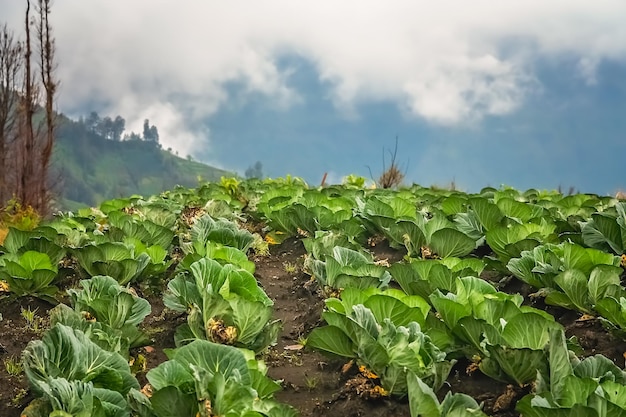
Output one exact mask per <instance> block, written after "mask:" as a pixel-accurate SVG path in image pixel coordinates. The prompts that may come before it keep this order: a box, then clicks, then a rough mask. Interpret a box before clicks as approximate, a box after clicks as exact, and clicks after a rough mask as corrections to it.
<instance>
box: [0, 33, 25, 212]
mask: <svg viewBox="0 0 626 417" xmlns="http://www.w3.org/2000/svg"><path fill="white" fill-rule="evenodd" d="M22 64H23V60H22V44H21V43H20V42H19V41H17V40H16V39H15V38H14V36H13V33H12V32H11V31H9V29H8V27H7V25H6V24H5V25H4V26H3V27H2V29H0V205H1V204H2V203H3V202H4V201H6V200H8V199H9V198H10V197H11V194H12V189H13V187H12V186H11V184H12V183H13V181H14V179H13V178H11V173H14V172H15V164H14V163H13V161H14V160H15V159H14V158H13V157H12V156H13V155H12V153H13V147H12V145H13V144H14V139H15V121H16V117H15V115H16V109H17V105H18V97H19V96H18V91H19V90H20V86H19V77H20V74H21V71H22Z"/></svg>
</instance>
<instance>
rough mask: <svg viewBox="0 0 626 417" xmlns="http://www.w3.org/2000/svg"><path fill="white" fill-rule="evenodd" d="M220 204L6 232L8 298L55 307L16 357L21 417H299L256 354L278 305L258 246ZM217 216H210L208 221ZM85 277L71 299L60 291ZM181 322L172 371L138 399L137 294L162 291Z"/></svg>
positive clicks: (151, 375)
mask: <svg viewBox="0 0 626 417" xmlns="http://www.w3.org/2000/svg"><path fill="white" fill-rule="evenodd" d="M220 201H221V200H210V201H209V200H207V201H205V202H203V203H202V205H201V206H198V205H196V204H195V203H189V202H188V203H185V202H183V201H180V202H179V203H174V202H172V201H168V199H167V197H166V196H160V197H156V196H155V197H153V198H151V199H148V200H143V199H141V198H139V197H131V198H129V199H120V200H112V201H108V202H105V203H103V204H102V205H101V206H100V207H99V208H92V209H85V210H82V211H80V212H78V213H65V214H60V215H59V216H57V217H56V218H55V219H54V220H53V221H51V222H48V223H46V224H45V225H44V226H40V227H38V228H36V229H34V230H28V231H24V230H17V229H11V230H10V232H9V234H8V236H7V238H6V240H5V241H4V243H3V246H2V247H1V248H0V250H1V255H0V265H1V268H0V271H1V273H2V276H1V277H0V278H2V279H3V280H4V281H5V287H6V288H8V290H9V297H21V296H26V295H29V296H35V297H40V298H42V299H44V300H48V301H50V302H54V303H57V302H58V301H61V300H65V301H66V303H67V304H69V305H67V304H64V303H59V304H58V305H57V306H56V307H55V308H53V309H52V310H51V313H50V316H51V327H50V329H49V330H47V331H46V332H45V334H44V335H43V337H42V339H41V340H37V341H33V342H31V343H30V344H29V345H28V346H27V347H26V349H25V350H24V352H23V355H22V359H23V364H24V369H25V373H26V376H27V378H28V381H29V384H30V385H31V389H32V391H33V393H34V394H35V396H36V397H37V399H35V400H34V401H33V402H32V403H31V404H30V405H29V406H28V407H27V408H26V409H25V410H24V411H23V415H25V416H129V415H131V414H132V415H136V416H142V417H143V416H145V417H152V416H156V417H165V416H182V415H188V416H216V415H220V416H243V415H245V416H250V417H254V416H276V417H280V416H294V415H295V414H296V413H295V410H293V409H292V408H291V407H288V406H286V405H283V404H280V403H278V402H276V401H275V400H274V399H273V394H274V393H275V392H276V391H278V390H280V385H279V384H278V383H277V382H275V381H273V380H271V379H270V378H269V377H267V376H266V371H267V368H266V366H265V365H264V363H263V361H262V360H259V359H258V358H257V353H259V352H261V351H263V350H265V349H266V348H267V347H268V346H270V345H271V344H273V343H275V341H276V337H277V334H278V331H279V330H280V323H279V322H278V321H276V320H273V319H272V313H273V308H272V307H273V302H272V301H271V300H270V299H269V298H268V297H267V295H266V294H265V292H264V291H263V290H262V288H260V287H259V286H258V285H257V282H256V280H255V278H254V276H253V275H252V274H253V272H254V264H253V263H252V262H251V261H249V260H248V258H247V256H246V252H247V250H248V249H249V248H250V246H251V245H252V243H253V242H255V241H257V242H262V240H261V239H260V237H258V236H257V237H256V238H255V236H254V235H252V234H251V233H250V232H248V231H246V230H243V229H241V228H240V227H239V226H238V225H237V224H236V223H235V222H234V220H236V215H235V214H234V212H233V211H231V210H230V209H229V208H228V207H229V206H228V205H224V204H220ZM213 216H215V217H213ZM69 275H79V276H80V277H83V278H84V279H82V280H81V281H80V288H70V289H68V290H67V291H66V295H64V294H62V293H60V292H59V291H58V288H57V287H56V286H55V285H63V284H64V283H63V279H64V277H65V276H69ZM165 283H167V284H168V285H167V290H166V291H165V294H164V297H165V300H164V302H165V304H166V305H167V306H168V307H170V308H172V309H173V310H178V311H181V312H185V313H186V314H187V317H188V321H187V324H185V325H183V326H181V327H180V328H179V329H178V330H177V332H176V340H175V342H176V346H177V348H175V349H171V350H168V351H167V352H166V354H167V356H168V358H169V360H168V361H166V362H164V363H162V364H161V365H159V366H157V367H156V368H154V369H151V370H150V371H149V372H148V373H147V379H148V381H149V385H147V386H145V387H143V388H142V389H141V390H140V387H139V384H138V382H137V380H136V379H135V376H134V371H131V370H132V369H131V366H130V365H129V360H130V361H131V362H132V361H133V360H134V359H135V358H133V357H132V355H131V349H133V348H137V347H141V346H146V345H148V344H150V343H151V341H150V338H149V337H148V335H147V334H146V333H145V332H144V331H143V330H141V323H142V322H143V320H144V318H145V317H146V316H147V315H148V314H149V313H150V311H151V307H150V304H149V302H148V301H146V300H145V299H143V298H141V297H139V296H137V294H136V291H135V290H134V289H133V288H132V287H131V286H130V284H133V286H134V287H135V288H143V289H148V288H149V287H150V286H154V285H164V284H165Z"/></svg>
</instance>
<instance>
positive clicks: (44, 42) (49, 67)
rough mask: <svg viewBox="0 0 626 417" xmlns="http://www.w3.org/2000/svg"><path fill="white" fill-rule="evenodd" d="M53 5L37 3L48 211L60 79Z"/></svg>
mask: <svg viewBox="0 0 626 417" xmlns="http://www.w3.org/2000/svg"><path fill="white" fill-rule="evenodd" d="M50 6H51V0H38V4H37V12H38V13H37V14H38V16H37V24H36V29H37V38H38V41H39V42H38V43H39V73H40V77H41V85H42V86H43V92H44V102H45V103H44V109H45V125H46V126H45V134H44V135H43V145H42V146H41V154H40V158H41V159H40V161H39V168H40V173H39V176H38V180H39V181H38V182H39V184H38V186H39V190H38V192H37V194H38V199H39V201H38V206H39V212H40V213H42V214H44V213H45V212H46V211H47V208H48V203H49V200H50V191H49V186H48V178H49V171H50V159H51V157H52V148H53V146H54V132H55V126H56V123H55V112H54V100H55V93H56V90H57V87H58V82H57V81H56V80H55V78H54V70H55V63H54V54H55V47H54V39H53V38H52V28H51V26H50V20H49V17H50Z"/></svg>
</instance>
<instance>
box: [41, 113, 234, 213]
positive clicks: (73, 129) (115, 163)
mask: <svg viewBox="0 0 626 417" xmlns="http://www.w3.org/2000/svg"><path fill="white" fill-rule="evenodd" d="M224 175H226V176H230V175H233V173H231V172H227V171H224V170H221V169H217V168H213V167H210V166H208V165H205V164H202V163H199V162H195V161H190V160H187V159H183V158H179V157H178V156H176V155H173V154H172V153H170V152H168V151H165V150H163V149H161V147H160V146H159V145H158V144H157V143H155V142H148V141H144V140H126V141H114V140H108V139H105V138H103V137H102V136H100V135H98V134H96V133H94V132H93V131H90V130H89V129H87V127H86V126H85V124H84V123H81V122H76V121H73V120H70V119H68V118H66V117H63V116H61V117H59V123H58V128H57V140H56V143H55V148H54V156H53V172H52V175H51V181H52V184H53V189H54V190H55V193H56V195H57V198H56V200H57V202H58V206H60V207H59V208H61V209H75V208H77V207H80V206H84V205H91V206H93V205H97V204H99V203H100V202H102V201H104V200H107V199H111V198H118V197H122V196H128V195H132V194H140V195H152V194H157V193H160V192H161V191H164V190H167V189H171V188H173V187H175V186H176V185H182V186H186V187H191V186H196V185H197V184H198V181H199V180H204V181H215V180H219V179H220V177H221V176H224Z"/></svg>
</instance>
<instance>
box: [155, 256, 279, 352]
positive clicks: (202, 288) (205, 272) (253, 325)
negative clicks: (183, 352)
mask: <svg viewBox="0 0 626 417" xmlns="http://www.w3.org/2000/svg"><path fill="white" fill-rule="evenodd" d="M190 271H191V272H190V273H181V274H178V276H176V278H174V279H173V280H172V281H170V282H169V284H168V286H167V288H168V291H167V292H166V294H165V298H164V302H165V305H166V306H167V307H169V308H171V309H173V310H176V311H186V312H188V314H189V315H188V318H187V324H185V325H183V326H181V327H180V328H179V330H178V331H177V336H176V339H177V341H178V343H179V344H180V343H186V342H188V341H189V340H190V339H193V338H201V339H208V340H211V341H214V342H218V343H224V344H230V345H235V346H241V347H245V348H247V349H251V350H254V351H256V352H260V351H262V350H263V349H265V348H267V347H268V346H270V345H271V344H273V343H275V342H276V337H277V335H278V331H279V330H280V321H278V320H272V314H273V308H272V307H273V304H274V303H273V302H272V300H271V299H270V298H269V297H268V296H267V295H266V294H265V292H264V291H263V289H261V288H260V287H259V286H258V285H257V282H256V279H255V278H254V276H253V275H252V274H251V273H250V272H248V271H246V270H244V269H240V268H237V267H236V266H234V265H231V264H226V265H224V266H222V265H220V264H219V263H218V262H217V261H215V260H212V259H207V258H203V259H200V260H199V261H197V262H194V263H193V264H191V266H190Z"/></svg>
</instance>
